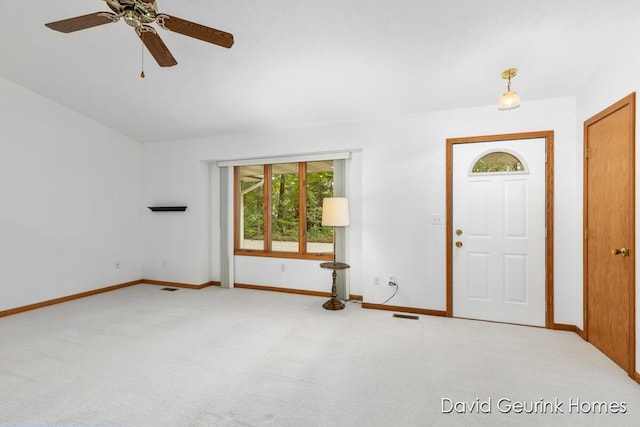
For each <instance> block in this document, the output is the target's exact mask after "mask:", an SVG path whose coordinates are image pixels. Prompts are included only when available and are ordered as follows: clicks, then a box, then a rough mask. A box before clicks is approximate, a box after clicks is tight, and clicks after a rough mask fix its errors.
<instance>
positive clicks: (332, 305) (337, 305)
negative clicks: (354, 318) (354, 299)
mask: <svg viewBox="0 0 640 427" xmlns="http://www.w3.org/2000/svg"><path fill="white" fill-rule="evenodd" d="M322 306H323V307H324V308H325V309H326V310H342V309H343V308H344V304H343V303H342V301H340V300H339V299H337V298H333V297H332V298H331V299H330V300H329V301H327V302H325V303H324V304H322Z"/></svg>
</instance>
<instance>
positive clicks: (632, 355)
mask: <svg viewBox="0 0 640 427" xmlns="http://www.w3.org/2000/svg"><path fill="white" fill-rule="evenodd" d="M627 105H629V106H630V107H631V117H632V120H631V123H630V129H629V135H630V136H631V139H632V140H631V152H632V155H631V156H630V159H629V160H630V162H631V165H630V169H629V170H630V173H629V175H630V176H629V181H630V182H629V197H630V200H631V203H630V205H631V210H632V212H631V217H632V218H633V221H631V230H632V233H633V236H632V237H631V239H630V242H629V243H630V248H631V254H632V255H633V260H632V261H633V262H632V263H631V267H630V268H631V271H630V274H629V277H630V278H631V283H630V285H629V371H628V374H629V376H631V377H632V378H634V379H636V381H638V382H640V380H638V378H637V374H636V259H637V256H636V255H635V248H636V199H635V196H636V190H635V184H636V181H635V180H636V162H635V159H636V158H635V144H636V126H635V125H636V93H635V92H633V93H631V94H629V95H627V96H625V97H624V98H622V99H621V100H619V101H618V102H616V103H614V104H612V105H610V106H609V107H607V108H605V109H604V110H602V111H601V112H599V113H598V114H596V115H594V116H592V117H590V118H589V119H587V120H585V122H584V127H583V136H582V139H583V158H582V164H583V168H582V169H583V173H582V175H583V177H582V180H583V187H582V188H583V195H582V200H583V205H582V215H583V217H582V223H583V228H584V229H585V230H586V229H587V219H588V216H587V208H588V198H587V194H588V193H587V192H588V180H587V165H586V161H585V160H586V156H587V144H588V140H587V137H588V127H589V126H591V125H592V124H595V123H596V122H598V121H600V120H602V119H603V118H605V117H607V116H609V115H610V114H613V113H614V112H616V111H618V110H620V109H621V108H624V107H626V106H627ZM587 281H588V265H587V245H586V244H583V245H582V293H583V295H582V327H583V334H582V337H583V338H584V339H585V340H586V341H589V324H588V322H587V308H588V300H589V299H588V296H589V287H588V286H587Z"/></svg>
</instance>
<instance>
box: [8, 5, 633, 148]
mask: <svg viewBox="0 0 640 427" xmlns="http://www.w3.org/2000/svg"><path fill="white" fill-rule="evenodd" d="M5 3H9V2H5ZM3 9H4V10H3V20H2V25H1V26H0V58H1V59H0V76H2V77H4V78H6V79H8V80H11V81H13V82H15V83H17V84H19V85H21V86H24V87H26V88H28V89H30V90H32V91H34V92H36V93H39V94H41V95H43V96H45V97H47V98H50V99H52V100H54V101H55V102H57V103H60V104H62V105H64V106H66V107H68V108H70V109H72V110H75V111H77V112H79V113H81V114H83V115H85V116H88V117H90V118H93V119H95V120H97V121H99V122H101V123H104V124H105V125H107V126H109V127H112V128H114V129H117V130H118V131H120V132H122V133H124V134H126V135H129V136H130V137H132V138H135V139H136V140H138V141H159V140H168V139H183V138H193V137H201V136H207V135H218V134H226V133H236V132H257V131H263V130H269V129H279V128H290V127H301V126H313V125H321V124H327V123H336V122H345V121H353V120H366V119H372V118H380V117H390V116H398V115H404V114H413V113H419V112H426V111H436V110H447V109H451V108H461V107H474V106H483V105H490V104H493V103H496V102H497V100H498V98H499V96H500V95H501V94H502V92H504V91H505V88H506V84H505V81H503V80H502V79H501V77H500V73H501V72H502V71H503V70H504V69H506V68H508V67H517V68H518V69H519V74H518V76H517V77H516V78H515V79H514V80H513V89H514V90H516V91H517V92H518V93H519V94H520V95H521V97H522V100H523V108H525V106H526V102H527V101H529V100H534V99H544V98H551V97H563V96H574V95H575V94H576V93H577V92H578V91H579V90H580V88H581V87H583V86H584V84H585V83H586V82H587V81H588V79H589V77H590V76H591V75H592V73H593V72H594V71H595V70H596V69H597V68H598V67H600V66H601V65H602V63H603V61H606V59H607V57H608V55H609V54H611V52H612V51H613V50H614V48H613V46H617V43H618V42H617V40H618V41H619V40H624V39H625V37H626V36H630V35H631V32H632V29H634V28H636V27H638V26H639V25H638V24H640V2H638V1H637V0H628V1H627V0H616V1H602V0H598V1H596V0H537V1H526V0H520V1H512V2H505V1H503V0H485V1H476V2H472V1H469V0H369V1H359V0H350V1H349V0H254V1H250V0H189V1H185V0H158V9H159V11H160V12H164V13H167V14H170V15H174V16H177V17H180V18H183V19H186V20H190V21H194V22H198V23H200V24H203V25H206V26H210V27H213V28H216V29H220V30H223V31H228V32H230V33H232V34H233V35H234V37H235V44H234V46H233V47H232V48H231V49H225V48H221V47H218V46H215V45H211V44H208V43H204V42H201V41H199V40H196V39H192V38H189V37H186V36H183V35H180V34H176V33H171V32H168V31H165V30H159V33H160V36H161V37H162V39H163V40H164V42H165V43H166V45H167V46H168V48H169V49H170V50H171V52H172V53H173V55H174V57H175V58H176V60H177V61H178V65H177V66H175V67H171V68H160V67H158V66H157V65H156V63H155V62H154V60H153V58H152V57H151V56H150V55H149V54H148V53H145V54H144V63H145V66H144V70H145V74H146V78H144V79H141V78H140V76H139V75H140V70H141V62H142V57H143V55H142V45H141V43H140V40H139V39H138V37H137V36H136V34H135V32H134V31H133V29H131V28H130V27H128V26H127V25H126V24H125V23H124V22H123V21H120V22H118V23H115V24H107V25H103V26H100V27H95V28H91V29H87V30H83V31H79V32H75V33H70V34H63V33H59V32H55V31H52V30H50V29H48V28H46V27H45V26H44V24H45V23H47V22H52V21H57V20H61V19H66V18H71V17H75V16H78V15H84V14H88V13H92V12H97V11H107V10H108V7H107V5H106V4H105V3H104V2H103V1H100V0H29V1H26V0H23V1H14V2H10V3H9V4H8V5H7V4H5V5H4V6H3ZM627 40H628V37H627ZM631 42H633V44H632V45H633V46H636V45H637V44H638V43H639V42H640V40H636V41H635V42H634V41H633V40H631ZM626 43H628V41H627V42H626ZM505 114H508V112H507V113H505Z"/></svg>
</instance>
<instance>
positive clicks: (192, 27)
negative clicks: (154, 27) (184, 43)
mask: <svg viewBox="0 0 640 427" xmlns="http://www.w3.org/2000/svg"><path fill="white" fill-rule="evenodd" d="M160 17H161V18H162V19H159V23H160V25H161V26H163V27H164V28H166V29H168V30H171V31H175V32H176V33H180V34H183V35H185V36H189V37H193V38H196V39H199V40H202V41H205V42H209V43H213V44H216V45H218V46H222V47H226V48H230V47H231V46H233V34H231V33H226V32H224V31H220V30H216V29H215V28H210V27H205V26H204V25H200V24H196V23H195V22H190V21H186V20H184V19H181V18H176V17H175V16H171V15H165V14H162V15H159V18H160Z"/></svg>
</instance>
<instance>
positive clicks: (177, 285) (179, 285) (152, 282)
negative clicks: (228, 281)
mask: <svg viewBox="0 0 640 427" xmlns="http://www.w3.org/2000/svg"><path fill="white" fill-rule="evenodd" d="M140 283H146V284H147V285H159V286H170V287H172V288H186V289H203V288H206V287H208V286H220V282H216V281H211V282H205V283H203V284H202V285H192V284H190V283H180V282H166V281H164V280H153V279H142V280H141V281H140Z"/></svg>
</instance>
